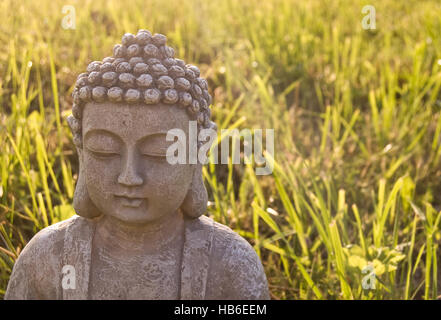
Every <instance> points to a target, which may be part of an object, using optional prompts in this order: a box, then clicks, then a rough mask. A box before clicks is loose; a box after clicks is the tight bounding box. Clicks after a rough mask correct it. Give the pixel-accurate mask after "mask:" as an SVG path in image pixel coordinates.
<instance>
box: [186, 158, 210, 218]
mask: <svg viewBox="0 0 441 320" xmlns="http://www.w3.org/2000/svg"><path fill="white" fill-rule="evenodd" d="M207 201H208V194H207V189H205V186H204V181H203V179H202V165H201V164H197V165H196V168H195V170H194V173H193V180H192V182H191V185H190V188H189V189H188V193H187V195H186V196H185V199H184V202H183V203H182V205H181V210H182V211H183V212H184V214H185V215H186V216H187V217H189V218H193V219H195V218H198V217H200V216H201V215H203V214H204V213H205V211H206V210H207Z"/></svg>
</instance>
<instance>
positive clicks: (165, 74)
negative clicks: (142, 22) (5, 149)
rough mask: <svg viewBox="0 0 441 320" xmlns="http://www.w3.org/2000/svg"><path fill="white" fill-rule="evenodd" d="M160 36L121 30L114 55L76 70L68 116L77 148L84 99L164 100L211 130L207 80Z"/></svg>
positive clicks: (140, 101)
mask: <svg viewBox="0 0 441 320" xmlns="http://www.w3.org/2000/svg"><path fill="white" fill-rule="evenodd" d="M166 42H167V38H166V36H164V35H162V34H158V33H156V34H154V35H152V34H151V33H150V31H148V30H139V31H138V33H137V34H136V36H135V35H133V34H131V33H126V34H125V35H124V36H123V37H122V41H121V44H117V45H115V47H114V48H113V56H112V57H107V58H104V59H103V61H93V62H91V63H90V64H89V66H88V67H87V72H84V73H81V74H80V75H79V76H78V78H77V82H76V84H75V88H74V90H73V93H72V96H73V106H72V116H69V117H68V119H67V120H68V123H69V126H70V127H71V129H72V133H73V140H74V143H75V145H77V146H78V147H81V146H82V139H81V118H82V110H83V107H84V105H85V104H86V103H87V102H104V101H110V102H115V103H118V102H126V103H145V104H158V103H165V104H170V105H172V104H173V105H178V106H180V107H182V108H186V110H187V112H188V114H189V115H190V116H191V118H194V119H196V120H197V122H198V130H200V129H202V128H212V129H215V128H216V125H215V124H214V123H213V122H211V121H210V114H211V112H210V109H209V106H210V105H211V102H212V99H211V96H210V94H209V93H208V85H207V81H206V80H205V79H203V78H201V77H200V71H199V69H198V68H197V67H196V66H193V65H189V64H185V62H184V61H183V60H181V59H176V58H174V50H173V48H171V47H169V46H167V45H166Z"/></svg>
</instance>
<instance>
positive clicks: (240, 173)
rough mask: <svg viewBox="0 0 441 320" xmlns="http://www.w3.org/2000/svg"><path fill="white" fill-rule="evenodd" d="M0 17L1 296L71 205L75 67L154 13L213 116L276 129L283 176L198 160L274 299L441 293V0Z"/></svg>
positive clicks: (288, 2)
mask: <svg viewBox="0 0 441 320" xmlns="http://www.w3.org/2000/svg"><path fill="white" fill-rule="evenodd" d="M66 6H67V7H66ZM365 6H370V7H367V9H365V10H367V11H363V12H362V10H363V8H365ZM72 8H73V9H74V10H72ZM72 13H73V15H72ZM368 15H369V17H370V20H366V19H367V16H368ZM0 20H1V21H2V23H1V26H0V150H1V151H0V178H1V182H0V298H2V297H3V295H4V293H5V290H6V286H7V282H8V279H9V276H10V273H11V270H12V267H13V265H14V262H15V260H16V259H17V257H18V255H19V254H20V251H21V250H22V249H23V247H24V246H25V244H26V243H27V241H29V239H30V238H32V236H33V235H34V234H35V233H36V232H38V231H39V230H40V229H42V228H44V227H46V226H48V225H50V224H53V223H55V222H58V221H60V220H63V219H66V218H68V217H70V216H71V215H73V214H74V211H73V208H72V197H73V192H74V185H75V181H76V179H77V174H78V162H77V156H76V150H75V148H74V145H73V142H72V135H71V133H70V131H69V129H68V126H67V123H66V116H67V115H69V114H70V112H71V106H72V97H71V93H72V90H73V86H74V83H75V81H76V76H77V75H78V74H79V73H81V72H84V71H85V69H86V67H87V65H88V63H89V62H91V61H93V60H102V59H103V58H104V57H106V56H110V55H112V48H113V45H114V44H116V43H120V42H121V36H122V35H123V34H124V33H126V32H131V33H135V34H136V32H137V30H138V29H148V30H150V31H152V32H154V33H163V34H165V35H166V36H167V37H168V44H169V45H170V46H172V47H173V48H174V49H175V51H176V54H175V56H176V57H178V58H181V59H184V60H185V61H186V62H187V63H191V64H195V65H197V66H198V67H200V69H201V74H202V76H203V77H205V78H206V79H207V80H208V83H209V89H210V93H211V94H212V96H213V105H212V114H213V119H214V121H215V122H216V123H217V125H218V127H219V129H227V128H238V129H242V128H263V129H265V128H274V130H275V152H274V165H275V168H274V172H273V174H272V175H267V176H256V175H255V167H254V165H244V164H240V165H231V164H230V165H207V166H206V167H204V178H205V183H206V186H207V189H208V192H209V199H210V202H209V207H208V212H207V215H209V216H211V217H213V218H214V219H215V220H217V221H219V222H221V223H224V224H226V225H228V226H230V227H231V228H232V229H234V230H235V231H237V232H238V233H239V234H241V235H242V236H243V237H245V238H246V239H247V240H248V241H249V242H250V243H251V244H252V245H253V246H254V248H255V250H256V251H257V253H258V254H259V256H260V257H261V259H262V263H263V265H264V268H265V271H266V274H267V277H268V281H269V285H270V291H271V297H272V298H273V299H441V282H440V279H441V268H438V264H439V263H440V258H441V255H440V248H439V245H440V239H441V226H440V220H441V213H440V211H441V197H440V192H441V166H440V156H441V117H440V115H441V113H440V112H441V92H440V86H441V3H440V2H439V1H435V0H434V1H422V0H409V1H393V0H387V1H386V0H383V1H359V0H355V1H349V0H348V1H343V0H339V1H331V0H315V1H308V0H298V1H294V0H268V1H258V0H248V1H233V0H225V1H221V0H212V1H201V0H194V1H193V0H179V1H178V0H171V1H154V0H142V1H141V0H133V1H132V0H131V1H116V0H115V1H104V0H94V1H80V0H70V1H66V0H50V1H49V0H39V1H28V0H21V1H13V0H3V1H1V2H0ZM374 24H375V26H374ZM366 26H367V27H366ZM66 27H67V28H66ZM373 284H375V285H373Z"/></svg>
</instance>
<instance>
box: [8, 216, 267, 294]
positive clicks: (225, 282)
mask: <svg viewBox="0 0 441 320" xmlns="http://www.w3.org/2000/svg"><path fill="white" fill-rule="evenodd" d="M96 223H97V221H96V219H86V218H83V217H80V216H78V215H75V216H73V217H72V218H69V219H67V220H65V221H61V222H59V223H56V224H54V225H51V226H49V227H47V228H45V229H43V230H41V231H40V232H38V233H37V234H36V235H35V236H34V237H33V238H32V239H31V241H30V242H29V243H28V244H27V245H26V247H25V248H24V249H23V251H22V252H21V254H20V256H19V258H18V259H17V261H16V263H15V265H14V268H13V271H12V274H11V278H10V281H9V283H8V288H7V291H6V296H5V298H6V299H65V300H78V299H89V298H90V296H89V280H90V269H91V264H92V255H91V253H92V239H93V236H94V232H95V227H96ZM64 266H72V267H73V269H70V270H74V271H75V288H74V289H73V288H71V286H67V288H63V287H66V286H63V285H62V283H63V277H65V276H66V273H63V267H64ZM70 268H71V267H70ZM180 270H181V277H180V279H181V286H180V288H181V289H180V299H182V300H202V299H269V293H268V284H267V280H266V276H265V273H264V271H263V267H262V264H261V262H260V259H259V257H258V256H257V254H256V252H255V251H254V249H253V247H251V245H250V244H249V243H248V242H247V241H246V240H245V239H243V238H242V237H240V236H239V235H238V234H237V233H235V232H234V231H232V230H231V229H230V228H228V227H227V226H224V225H222V224H219V223H217V222H214V221H213V220H212V219H211V218H209V217H206V216H201V217H199V218H196V219H186V220H185V236H184V246H183V251H182V264H181V268H180Z"/></svg>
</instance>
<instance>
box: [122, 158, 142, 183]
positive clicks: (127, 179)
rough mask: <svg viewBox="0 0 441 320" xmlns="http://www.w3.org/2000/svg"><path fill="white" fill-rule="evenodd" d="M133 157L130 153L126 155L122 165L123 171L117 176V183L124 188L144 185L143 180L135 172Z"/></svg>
mask: <svg viewBox="0 0 441 320" xmlns="http://www.w3.org/2000/svg"><path fill="white" fill-rule="evenodd" d="M135 160H136V159H135V156H134V155H133V153H132V152H129V153H128V154H127V158H126V161H125V163H124V167H123V170H122V171H121V174H120V175H119V176H118V183H120V184H122V185H125V186H129V187H130V186H139V185H142V184H143V183H144V180H143V179H142V177H141V176H140V175H138V173H137V170H136V161H135Z"/></svg>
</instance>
